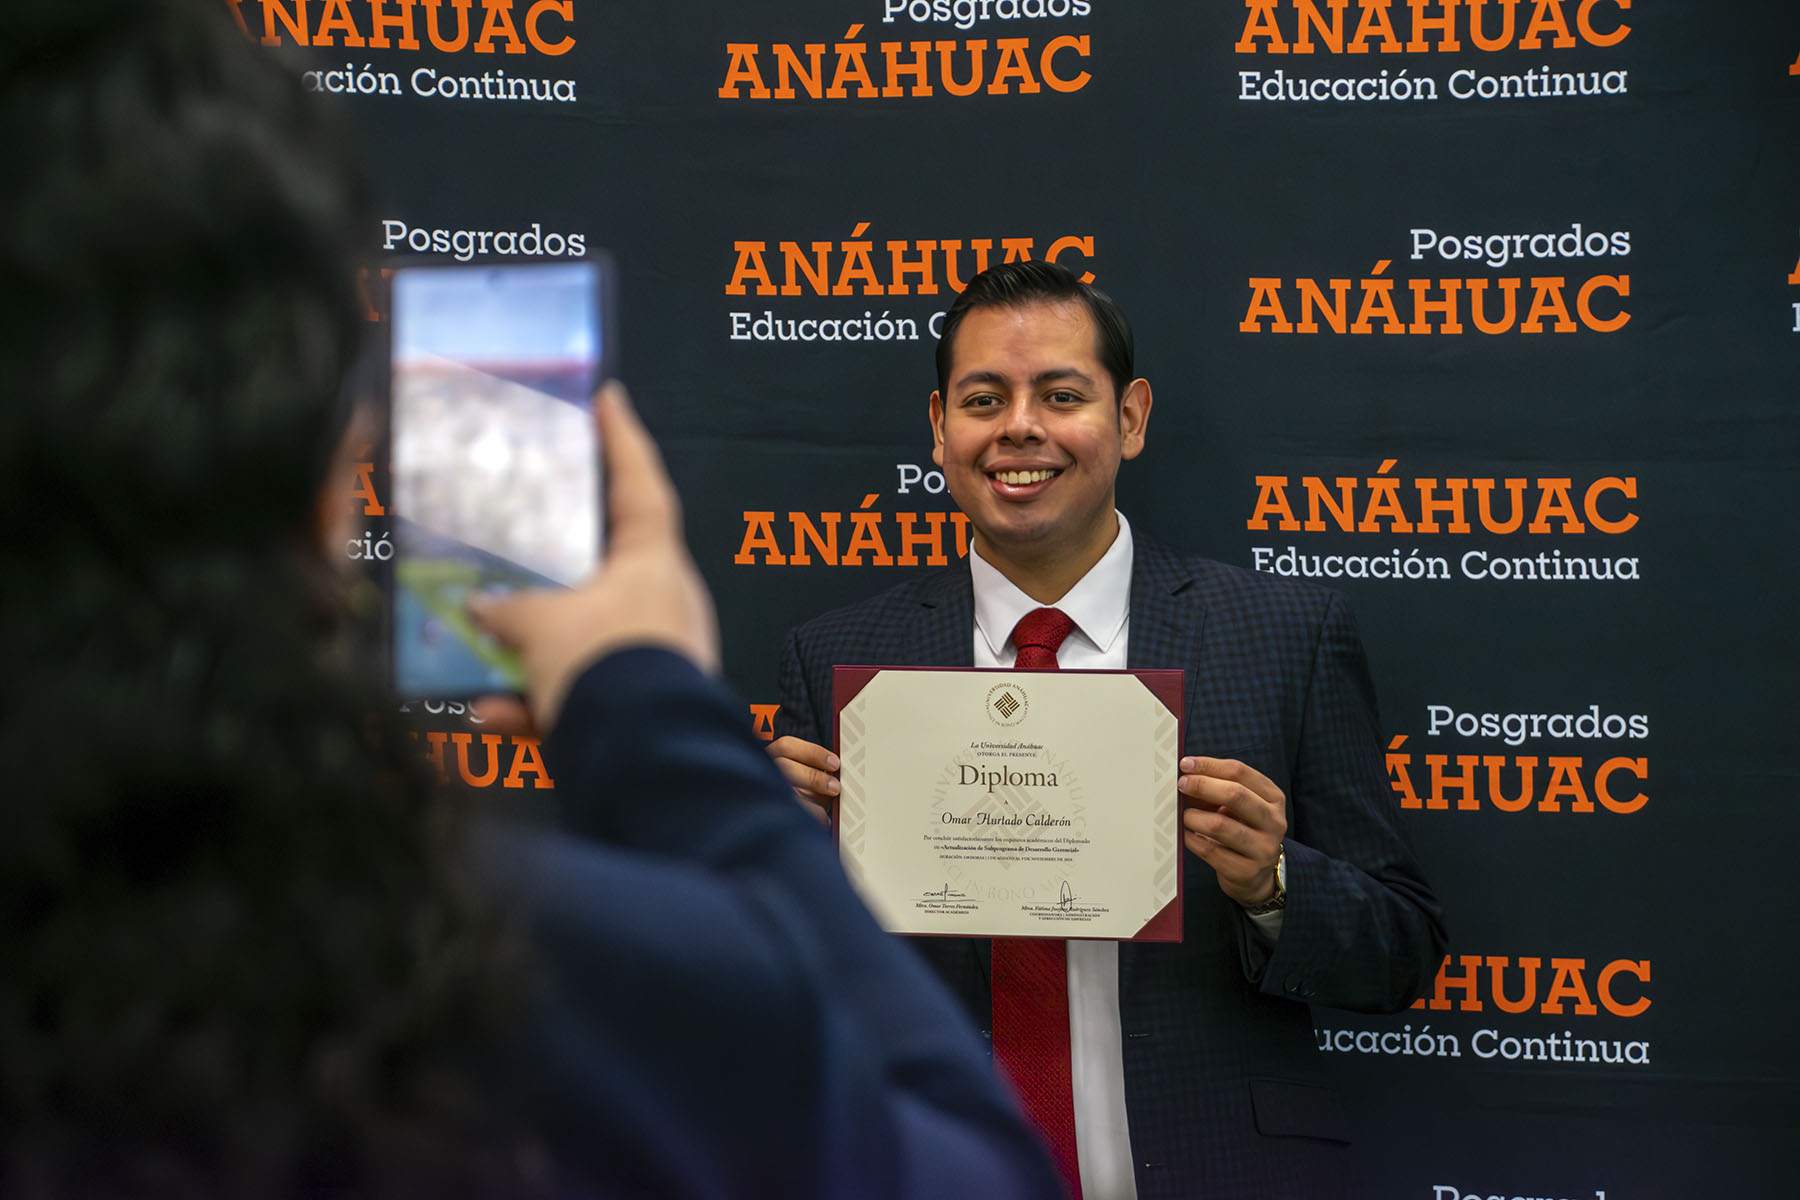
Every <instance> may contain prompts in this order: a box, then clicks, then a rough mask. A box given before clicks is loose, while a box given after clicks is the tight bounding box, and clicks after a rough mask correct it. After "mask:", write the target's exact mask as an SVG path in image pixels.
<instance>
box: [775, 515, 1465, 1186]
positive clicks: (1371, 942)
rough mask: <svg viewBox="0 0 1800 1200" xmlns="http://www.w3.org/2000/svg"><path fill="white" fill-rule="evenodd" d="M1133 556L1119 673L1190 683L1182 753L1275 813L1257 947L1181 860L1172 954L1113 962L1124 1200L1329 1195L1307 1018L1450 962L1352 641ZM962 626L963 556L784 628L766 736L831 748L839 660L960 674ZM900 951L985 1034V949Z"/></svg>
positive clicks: (1196, 562) (1206, 571)
mask: <svg viewBox="0 0 1800 1200" xmlns="http://www.w3.org/2000/svg"><path fill="white" fill-rule="evenodd" d="M1135 541H1136V552H1135V557H1134V562H1133V566H1132V578H1131V626H1130V643H1129V648H1128V649H1129V653H1128V659H1129V663H1130V665H1131V666H1133V667H1182V668H1185V669H1186V671H1187V716H1188V727H1187V746H1186V749H1187V752H1188V753H1190V754H1205V755H1213V756H1216V757H1222V758H1237V759H1242V760H1243V761H1245V762H1247V763H1249V764H1250V765H1251V766H1254V767H1256V768H1257V769H1258V770H1260V771H1262V772H1263V773H1264V774H1265V775H1267V776H1268V777H1269V778H1270V779H1272V780H1274V781H1275V783H1276V784H1277V785H1278V786H1279V787H1280V788H1281V789H1282V790H1283V792H1285V793H1286V795H1287V798H1288V814H1287V815H1288V838H1287V887H1288V904H1287V911H1286V916H1285V920H1284V923H1283V927H1282V932H1281V937H1280V939H1279V941H1278V942H1277V944H1276V945H1275V946H1274V947H1273V949H1272V950H1271V949H1269V948H1267V947H1265V945H1264V944H1263V943H1261V942H1258V941H1257V940H1256V939H1255V937H1254V936H1253V935H1252V933H1251V931H1250V927H1249V920H1248V918H1247V917H1245V916H1244V915H1243V912H1242V910H1241V909H1240V908H1239V907H1238V906H1237V905H1236V904H1235V903H1233V902H1232V901H1231V900H1230V899H1228V898H1227V897H1226V896H1225V895H1224V893H1222V892H1221V891H1220V890H1219V887H1218V883H1217V881H1216V880H1215V879H1214V877H1213V874H1212V871H1211V869H1210V868H1209V867H1207V866H1206V864H1205V863H1203V862H1201V861H1200V860H1199V859H1198V858H1195V857H1194V856H1193V855H1187V856H1186V870H1187V877H1186V880H1185V887H1186V910H1185V913H1184V922H1185V937H1184V940H1183V941H1182V943H1181V944H1179V945H1148V944H1145V945H1132V944H1126V945H1122V946H1121V947H1120V953H1119V983H1120V1006H1121V1014H1120V1015H1121V1019H1122V1026H1123V1030H1122V1031H1123V1034H1124V1039H1125V1046H1124V1050H1125V1091H1126V1107H1127V1109H1128V1113H1129V1117H1130V1126H1131V1144H1132V1153H1133V1158H1134V1159H1135V1161H1136V1173H1137V1180H1138V1194H1139V1196H1140V1197H1141V1200H1154V1198H1157V1197H1208V1198H1216V1200H1254V1198H1257V1197H1269V1198H1271V1200H1273V1198H1280V1200H1312V1198H1313V1197H1319V1196H1331V1195H1334V1194H1337V1193H1338V1192H1340V1191H1341V1190H1342V1187H1343V1181H1342V1178H1341V1176H1342V1171H1343V1169H1344V1164H1343V1163H1342V1162H1341V1161H1340V1160H1341V1144H1342V1143H1343V1142H1344V1141H1345V1140H1346V1139H1347V1136H1348V1134H1347V1130H1346V1127H1345V1121H1344V1117H1343V1112H1342V1108H1341V1103H1340V1098H1339V1094H1338V1092H1337V1090H1336V1089H1335V1088H1334V1087H1333V1086H1332V1084H1331V1081H1330V1079H1329V1078H1328V1072H1329V1068H1330V1063H1329V1061H1328V1060H1327V1058H1326V1056H1324V1055H1321V1054H1320V1053H1318V1051H1317V1050H1316V1049H1315V1048H1314V1044H1313V1035H1312V1025H1311V1018H1310V1014H1309V1013H1308V1010H1307V1004H1308V1003H1313V1004H1322V1005H1329V1006H1332V1007H1336V1008H1346V1009H1355V1010H1359V1011H1394V1010H1397V1009H1400V1008H1403V1007H1404V1006H1405V1005H1407V1004H1408V1003H1410V1002H1411V1001H1412V1000H1413V999H1414V998H1415V997H1416V996H1418V995H1419V994H1420V993H1421V992H1422V991H1423V990H1424V989H1425V987H1426V986H1427V984H1429V982H1430V981H1431V979H1432V978H1433V976H1434V974H1435V972H1436V970H1437V966H1438V963H1439V960H1440V959H1441V957H1442V954H1443V947H1444V927H1443V921H1442V917H1441V913H1440V910H1439V907H1438V904H1437V901H1436V899H1435V898H1434V897H1433V895H1432V893H1431V890H1430V888H1429V887H1428V886H1427V885H1426V883H1425V881H1424V879H1423V878H1422V876H1421V875H1420V872H1419V868H1418V864H1417V863H1416V862H1415V861H1414V858H1413V854H1412V852H1411V849H1410V848H1409V847H1408V845H1407V841H1406V838H1405V836H1404V834H1403V833H1402V831H1401V828H1400V822H1399V815H1398V806H1397V804H1396V803H1395V799H1394V795H1393V793H1392V791H1391V789H1390V788H1389V787H1388V784H1387V778H1386V770H1385V766H1384V763H1383V760H1382V752H1381V747H1380V744H1379V741H1378V731H1377V727H1376V717H1375V697H1374V689H1373V686H1372V684H1371V683H1370V680H1369V674H1368V668H1367V664H1366V663H1365V661H1364V658H1363V651H1362V646H1361V643H1360V642H1359V641H1358V639H1357V635H1356V628H1355V625H1354V623H1353V621H1352V619H1351V616H1350V613H1349V611H1348V609H1347V608H1346V606H1345V604H1344V601H1343V598H1342V597H1341V596H1339V595H1338V594H1337V593H1336V592H1333V591H1329V590H1327V589H1325V588H1320V587H1316V586H1313V585H1310V584H1302V583H1297V582H1292V581H1288V580H1283V579H1278V578H1275V577H1273V576H1269V575H1264V574H1258V573H1255V572H1251V571H1246V570H1243V569H1241V568H1237V567H1230V566H1226V565H1224V564H1222V563H1216V562H1212V561H1210V560H1207V559H1202V558H1181V557H1179V556H1177V555H1175V554H1173V553H1171V552H1170V551H1168V550H1167V549H1164V548H1163V547H1161V546H1158V545H1157V544H1155V543H1154V542H1152V541H1151V540H1150V539H1148V538H1146V537H1143V536H1142V535H1136V536H1135ZM974 619H975V618H974V593H973V590H972V587H971V585H970V581H969V568H968V564H967V563H966V562H964V563H959V564H958V565H956V566H954V567H951V568H950V569H948V570H945V571H942V572H939V573H937V574H934V575H930V576H926V577H921V578H918V579H914V580H910V581H908V582H906V583H903V584H901V585H900V586H898V587H896V588H893V589H892V590H890V591H887V592H884V593H882V594H881V595H879V596H876V597H875V598H874V599H872V600H868V601H866V602H864V603H861V604H857V605H853V606H851V607H849V608H844V609H840V610H838V611H836V612H831V613H827V614H825V615H824V616H821V617H818V618H816V619H814V620H812V621H809V622H807V623H806V624H804V625H802V626H800V627H799V628H798V629H796V630H794V631H793V632H792V633H791V634H790V635H789V636H788V641H787V644H786V646H785V647H784V649H783V654H782V659H781V711H780V713H779V714H778V715H777V716H776V718H775V733H776V735H777V736H783V735H786V734H793V735H796V736H798V737H802V738H805V739H807V740H809V741H814V742H819V743H822V744H829V743H830V739H831V729H832V722H831V668H832V666H833V665H835V664H863V665H909V666H970V665H972V655H973V650H972V640H973V636H974V634H973V629H974ZM915 945H917V946H918V948H919V950H920V952H921V953H922V954H924V955H925V956H926V957H927V958H928V959H929V960H930V961H931V963H932V965H933V966H934V967H936V968H937V970H938V971H939V973H940V974H941V975H942V976H943V977H944V979H945V980H946V981H947V982H948V983H949V984H950V986H951V988H952V989H953V990H954V991H955V992H956V993H957V995H958V996H959V997H961V999H962V1000H963V1002H964V1004H965V1005H966V1006H967V1007H968V1010H969V1012H970V1014H971V1015H972V1016H973V1017H974V1018H975V1020H976V1022H977V1023H978V1024H979V1025H980V1026H981V1028H982V1029H983V1030H986V1029H988V1027H989V1024H990V1019H989V999H988V943H987V942H986V941H981V940H974V939H960V938H956V939H945V938H939V939H919V940H917V941H916V942H915Z"/></svg>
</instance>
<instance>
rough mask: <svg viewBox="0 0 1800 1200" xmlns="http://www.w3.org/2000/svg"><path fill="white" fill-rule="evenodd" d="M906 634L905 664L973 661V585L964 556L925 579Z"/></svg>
mask: <svg viewBox="0 0 1800 1200" xmlns="http://www.w3.org/2000/svg"><path fill="white" fill-rule="evenodd" d="M906 638H907V642H906V647H905V653H904V658H903V661H904V662H906V663H907V664H908V665H912V666H921V667H972V666H974V665H975V585H974V584H973V583H972V582H971V581H970V577H969V563H968V560H967V559H963V560H961V561H959V562H957V564H956V565H955V566H953V567H951V568H949V569H948V570H945V571H940V572H939V573H938V574H936V575H934V576H932V577H931V578H930V579H929V580H927V581H926V583H925V586H924V587H923V588H921V589H920V595H919V607H918V611H917V615H916V616H915V618H914V620H913V622H912V625H911V626H910V627H909V628H908V629H907V631H906Z"/></svg>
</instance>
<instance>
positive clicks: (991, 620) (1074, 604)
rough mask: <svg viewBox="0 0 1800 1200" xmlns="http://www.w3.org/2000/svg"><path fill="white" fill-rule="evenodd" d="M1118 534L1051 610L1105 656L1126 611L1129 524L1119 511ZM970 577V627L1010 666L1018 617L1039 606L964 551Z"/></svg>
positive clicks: (984, 562) (1128, 603) (973, 554)
mask: <svg viewBox="0 0 1800 1200" xmlns="http://www.w3.org/2000/svg"><path fill="white" fill-rule="evenodd" d="M1117 515H1118V518H1119V533H1118V536H1117V537H1115V538H1114V539H1113V544H1112V545H1111V546H1109V547H1107V550H1106V553H1105V554H1103V555H1101V556H1100V561H1099V562H1097V563H1095V564H1094V565H1093V566H1091V567H1089V568H1088V572H1087V574H1086V575H1083V576H1082V577H1081V578H1080V579H1078V580H1076V582H1075V586H1074V587H1072V588H1070V589H1069V590H1068V592H1066V593H1065V594H1064V595H1063V597H1062V599H1060V600H1058V601H1057V602H1056V604H1055V607H1057V608H1060V609H1061V610H1062V611H1063V612H1064V613H1066V614H1068V617H1069V619H1070V620H1072V621H1074V622H1075V632H1076V633H1079V634H1081V635H1082V636H1083V637H1085V638H1086V639H1087V640H1088V641H1090V642H1092V643H1093V645H1094V648H1095V649H1097V650H1099V651H1100V652H1101V653H1103V654H1104V653H1105V652H1106V651H1108V650H1109V649H1111V648H1112V644H1113V642H1114V640H1116V639H1117V638H1118V636H1119V633H1120V631H1121V630H1123V629H1124V628H1125V618H1126V617H1127V616H1129V615H1130V613H1131V559H1132V541H1131V523H1130V522H1129V521H1127V520H1126V519H1125V514H1124V513H1118V514H1117ZM969 576H970V580H971V582H972V583H973V584H974V587H975V628H976V631H977V632H978V633H979V634H980V635H981V637H982V638H983V639H985V640H986V642H987V644H988V646H989V647H990V648H991V649H992V650H993V652H994V657H995V658H997V659H999V660H1000V661H1002V662H1010V661H1011V660H1012V658H1013V655H1011V654H1009V653H1006V648H1007V646H1008V645H1009V644H1010V643H1011V641H1012V631H1013V628H1014V627H1015V626H1016V625H1018V623H1019V618H1020V617H1023V616H1024V615H1025V614H1026V613H1028V612H1030V611H1031V610H1032V609H1034V608H1042V607H1043V605H1041V604H1039V603H1038V602H1037V601H1036V600H1033V599H1032V598H1031V597H1030V596H1027V595H1026V594H1025V593H1024V592H1022V591H1020V590H1019V588H1018V586H1017V585H1016V584H1014V583H1013V581H1012V580H1010V579H1008V578H1007V577H1006V576H1004V575H1002V574H1001V573H1000V569H999V568H998V567H995V566H994V565H993V564H991V563H989V562H988V561H987V560H986V559H985V558H982V557H981V555H979V554H977V553H976V552H975V548H974V547H973V546H971V547H970V548H969Z"/></svg>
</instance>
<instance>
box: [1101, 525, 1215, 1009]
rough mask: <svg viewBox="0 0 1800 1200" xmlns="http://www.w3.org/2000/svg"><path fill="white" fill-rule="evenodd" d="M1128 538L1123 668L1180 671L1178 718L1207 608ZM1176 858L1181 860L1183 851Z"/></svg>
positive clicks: (1122, 981) (1125, 970)
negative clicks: (1128, 580)
mask: <svg viewBox="0 0 1800 1200" xmlns="http://www.w3.org/2000/svg"><path fill="white" fill-rule="evenodd" d="M1132 536H1133V543H1134V544H1133V549H1132V557H1131V631H1130V637H1129V640H1128V642H1127V644H1126V647H1125V662H1126V665H1127V666H1129V667H1131V668H1133V669H1134V670H1153V669H1158V668H1174V667H1181V668H1183V669H1185V670H1186V671H1187V678H1186V679H1185V680H1183V690H1182V702H1183V704H1184V705H1185V707H1184V709H1183V712H1184V714H1185V713H1192V712H1193V711H1195V700H1196V698H1197V696H1198V695H1199V687H1200V673H1199V671H1198V670H1196V669H1195V668H1196V666H1197V665H1198V663H1199V661H1200V638H1201V633H1202V631H1203V630H1204V629H1205V626H1206V605H1205V603H1204V601H1202V600H1201V599H1200V594H1199V589H1198V588H1197V587H1195V586H1194V576H1193V572H1192V571H1190V570H1188V568H1187V566H1186V564H1184V563H1183V562H1182V561H1181V559H1180V558H1179V557H1177V556H1176V555H1175V554H1174V553H1172V552H1170V551H1169V550H1167V549H1165V548H1164V547H1163V546H1161V545H1160V544H1158V543H1157V542H1154V541H1152V540H1151V539H1149V538H1147V537H1144V536H1142V535H1141V534H1137V533H1136V532H1135V531H1134V532H1133V535H1132ZM1185 749H1186V747H1185V746H1184V747H1183V750H1184V751H1185ZM1181 853H1182V854H1186V853H1187V851H1186V849H1183V850H1182V851H1181ZM1139 950H1140V947H1139V946H1138V944H1137V943H1135V942H1124V943H1121V944H1120V946H1119V994H1120V997H1121V1003H1122V1002H1123V997H1124V996H1125V995H1126V994H1127V992H1126V988H1127V986H1128V985H1129V984H1130V982H1131V974H1132V969H1133V968H1134V967H1135V966H1136V964H1137V958H1138V952H1139Z"/></svg>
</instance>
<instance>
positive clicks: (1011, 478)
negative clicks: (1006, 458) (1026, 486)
mask: <svg viewBox="0 0 1800 1200" xmlns="http://www.w3.org/2000/svg"><path fill="white" fill-rule="evenodd" d="M1059 474H1061V472H1060V471H995V472H994V478H995V479H998V480H999V481H1000V482H1001V483H1011V484H1022V483H1042V482H1043V481H1044V480H1046V479H1053V478H1055V477H1056V476H1057V475H1059Z"/></svg>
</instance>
